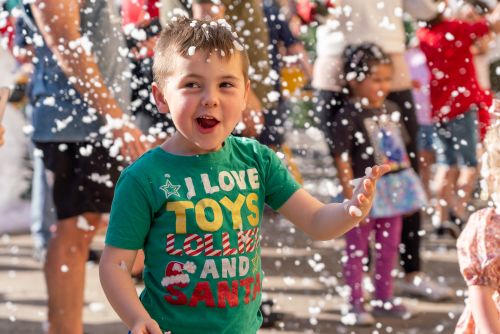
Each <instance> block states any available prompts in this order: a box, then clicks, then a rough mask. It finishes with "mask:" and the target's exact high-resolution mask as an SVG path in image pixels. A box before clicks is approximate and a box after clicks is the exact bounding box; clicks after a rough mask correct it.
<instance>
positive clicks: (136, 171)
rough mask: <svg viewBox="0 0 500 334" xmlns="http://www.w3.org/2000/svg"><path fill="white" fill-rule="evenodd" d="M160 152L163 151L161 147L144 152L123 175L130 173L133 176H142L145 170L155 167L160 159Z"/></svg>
mask: <svg viewBox="0 0 500 334" xmlns="http://www.w3.org/2000/svg"><path fill="white" fill-rule="evenodd" d="M158 150H161V148H160V147H155V148H152V149H150V150H148V151H146V152H144V153H143V154H142V155H141V156H140V157H139V158H138V159H137V160H135V161H134V162H132V163H131V164H130V165H129V166H127V167H126V168H125V169H124V170H123V172H122V174H124V173H128V174H132V175H141V174H143V172H144V169H147V168H151V167H152V166H154V165H155V163H156V161H157V159H158V152H157V151H158Z"/></svg>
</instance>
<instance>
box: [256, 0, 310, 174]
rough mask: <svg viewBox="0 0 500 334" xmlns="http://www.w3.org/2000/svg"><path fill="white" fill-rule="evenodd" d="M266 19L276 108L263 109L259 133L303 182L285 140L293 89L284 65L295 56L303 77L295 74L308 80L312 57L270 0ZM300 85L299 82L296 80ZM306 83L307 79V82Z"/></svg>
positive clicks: (267, 5)
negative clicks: (285, 76) (285, 83)
mask: <svg viewBox="0 0 500 334" xmlns="http://www.w3.org/2000/svg"><path fill="white" fill-rule="evenodd" d="M263 9H264V14H265V16H266V23H267V27H268V30H269V42H270V43H269V60H270V64H271V72H272V74H271V75H270V77H272V78H273V80H274V82H275V83H274V92H275V95H276V98H275V99H277V101H275V104H274V105H273V106H275V107H274V108H273V109H270V110H264V128H263V129H262V132H261V133H260V135H259V142H261V143H262V144H264V145H267V146H269V147H271V148H272V149H273V150H275V151H280V152H282V153H283V154H284V155H285V160H286V164H287V166H288V167H289V169H290V171H291V173H292V174H293V175H294V177H295V179H296V180H297V181H298V182H299V183H302V176H301V175H300V171H299V169H298V167H297V165H296V164H295V162H294V161H293V156H292V151H291V150H290V148H289V147H288V145H287V144H286V143H285V130H286V129H285V122H286V119H287V116H288V115H289V113H290V103H289V102H288V99H289V98H290V95H292V94H293V93H294V92H293V91H292V92H291V91H290V90H287V92H288V95H286V96H284V95H285V94H284V89H286V88H288V87H284V89H283V86H282V85H283V83H282V69H283V70H286V69H288V67H287V66H288V64H287V62H286V60H285V58H286V57H289V58H295V60H294V63H295V64H297V65H293V66H297V67H298V69H299V70H300V71H301V73H302V74H303V76H304V77H301V78H295V79H296V80H298V79H302V80H303V81H305V82H307V81H309V78H311V76H312V68H311V65H310V63H309V57H308V55H307V53H306V50H305V48H304V45H303V44H302V42H301V41H299V40H298V39H297V38H295V36H293V34H292V32H291V31H290V28H289V26H288V22H287V21H286V19H285V17H284V15H283V14H282V13H281V12H280V8H279V6H278V5H277V4H276V3H275V2H274V1H271V0H266V1H264V3H263ZM297 85H299V84H297ZM304 85H305V83H304Z"/></svg>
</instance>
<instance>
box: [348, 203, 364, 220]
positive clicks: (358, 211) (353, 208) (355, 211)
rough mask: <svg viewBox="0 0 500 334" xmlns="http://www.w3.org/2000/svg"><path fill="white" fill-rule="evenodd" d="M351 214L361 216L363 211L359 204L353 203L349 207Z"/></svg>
mask: <svg viewBox="0 0 500 334" xmlns="http://www.w3.org/2000/svg"><path fill="white" fill-rule="evenodd" d="M349 214H350V215H351V216H354V217H361V216H362V215H363V212H362V211H361V209H360V208H358V207H357V206H355V205H351V206H350V207H349Z"/></svg>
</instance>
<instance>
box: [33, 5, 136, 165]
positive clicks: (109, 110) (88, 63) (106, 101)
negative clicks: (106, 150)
mask: <svg viewBox="0 0 500 334" xmlns="http://www.w3.org/2000/svg"><path fill="white" fill-rule="evenodd" d="M80 3H81V1H79V0H61V1H42V0H36V1H35V2H34V3H33V4H32V5H31V10H32V12H33V16H34V18H35V21H36V23H37V26H38V28H39V30H40V33H41V34H42V35H43V38H44V40H45V43H46V44H47V46H48V47H49V48H50V50H51V51H52V53H53V54H54V56H55V57H56V59H57V62H58V64H59V66H60V67H61V69H62V70H63V72H64V74H65V75H66V76H67V77H68V78H71V80H72V81H71V82H72V85H73V86H74V87H75V89H76V90H77V91H78V92H79V93H80V95H81V96H82V97H83V98H84V99H85V101H86V102H87V103H88V104H89V105H90V106H91V107H93V108H95V109H96V110H97V111H98V112H99V113H100V114H101V115H103V116H109V117H111V118H113V119H121V118H122V117H123V111H122V110H121V109H120V107H119V105H118V103H117V101H116V100H115V98H114V97H113V96H112V94H111V92H110V91H109V90H108V88H107V87H106V85H105V83H104V79H103V76H102V73H101V71H100V69H99V67H98V65H97V63H96V61H95V58H94V55H93V54H92V53H87V52H86V51H85V50H84V47H83V45H79V42H81V41H82V40H81V38H82V35H81V32H80V9H79V6H80ZM125 133H129V134H130V135H132V137H133V138H134V140H133V141H129V144H128V145H124V146H123V147H124V148H123V150H122V153H123V155H124V156H125V155H130V156H131V157H132V158H135V157H138V156H139V155H140V154H142V153H143V152H144V151H145V150H146V147H145V145H144V144H143V143H142V142H141V140H140V136H141V135H142V133H141V131H139V130H138V129H137V128H135V127H134V126H133V125H131V124H129V125H128V126H126V127H121V128H117V129H115V130H114V136H115V138H118V137H123V138H125ZM127 137H129V136H127ZM125 146H127V147H128V149H129V151H126V149H125Z"/></svg>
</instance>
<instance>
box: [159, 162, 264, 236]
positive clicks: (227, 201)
mask: <svg viewBox="0 0 500 334" xmlns="http://www.w3.org/2000/svg"><path fill="white" fill-rule="evenodd" d="M216 179H217V181H218V182H217V183H214V182H213V180H211V179H210V177H209V175H208V174H201V175H200V180H197V181H201V185H202V187H203V190H204V192H205V194H207V195H208V194H215V193H218V192H220V191H224V192H230V191H232V190H234V189H235V188H236V187H237V189H239V190H248V189H252V190H255V189H259V187H260V182H259V175H258V172H257V169H255V168H250V169H247V170H241V171H221V172H219V174H218V176H217V177H216ZM184 181H185V184H186V188H187V194H186V197H187V199H188V200H187V201H183V200H180V201H167V204H166V207H165V208H166V211H167V212H172V213H174V214H175V233H176V234H186V233H187V227H186V225H187V219H186V218H187V217H189V216H192V215H194V220H195V222H196V224H197V225H198V227H199V228H200V229H201V230H202V231H204V232H215V231H218V230H219V229H220V228H221V227H222V226H223V224H224V217H226V216H228V215H227V213H229V215H230V217H231V222H232V225H233V226H232V227H233V229H241V228H242V224H243V220H244V219H245V220H246V222H248V224H250V225H251V226H252V227H256V226H257V225H258V224H259V206H258V203H259V195H258V194H257V193H255V192H250V193H247V194H246V195H244V194H241V193H238V194H237V195H236V197H235V198H229V197H228V196H224V197H222V198H221V199H219V200H215V199H214V198H211V197H206V198H202V199H200V200H198V201H196V202H195V201H192V200H189V199H192V198H193V197H194V196H196V194H197V192H196V191H197V189H196V187H195V182H193V178H192V177H186V178H185V179H184ZM245 209H246V211H245V212H247V214H245V215H242V211H244V210H245ZM207 212H211V214H207Z"/></svg>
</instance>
